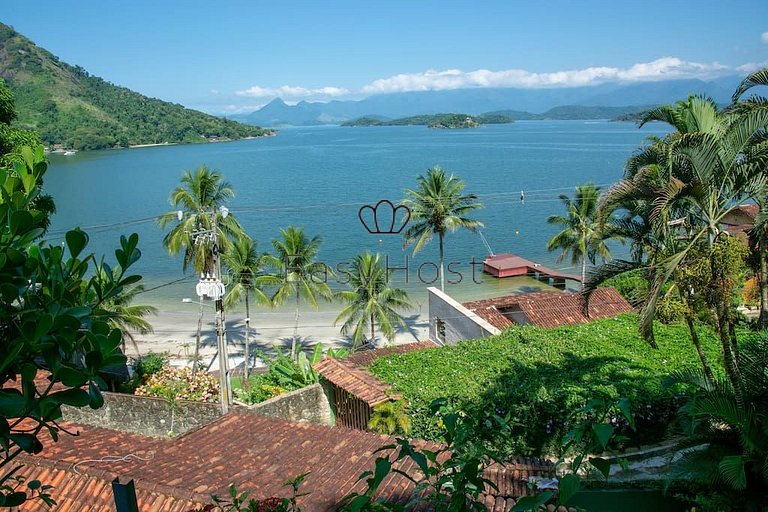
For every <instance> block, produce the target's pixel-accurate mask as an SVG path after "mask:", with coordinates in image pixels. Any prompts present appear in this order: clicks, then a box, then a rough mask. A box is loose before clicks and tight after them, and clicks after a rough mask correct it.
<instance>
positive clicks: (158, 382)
mask: <svg viewBox="0 0 768 512" xmlns="http://www.w3.org/2000/svg"><path fill="white" fill-rule="evenodd" d="M136 395H139V396H156V397H161V398H165V399H168V400H189V401H192V402H217V401H218V400H219V380H218V379H217V378H216V377H214V376H213V375H210V374H206V373H198V374H196V375H192V371H191V370H190V369H189V368H173V367H170V366H166V367H164V368H163V369H162V370H160V371H159V372H157V373H155V374H153V375H150V376H149V378H148V379H147V381H146V382H145V383H144V384H143V385H141V386H139V387H138V388H136Z"/></svg>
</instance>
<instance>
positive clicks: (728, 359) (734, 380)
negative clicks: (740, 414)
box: [715, 301, 744, 409]
mask: <svg viewBox="0 0 768 512" xmlns="http://www.w3.org/2000/svg"><path fill="white" fill-rule="evenodd" d="M722 302H723V301H721V303H720V304H718V307H717V311H716V313H715V314H716V317H717V318H716V320H717V333H718V335H719V337H720V344H721V345H722V348H723V366H725V373H726V374H727V375H728V380H729V381H730V382H731V386H732V387H733V396H734V398H735V399H736V405H737V406H738V407H739V408H740V409H741V408H743V407H744V394H743V393H742V385H741V373H740V372H739V365H738V361H737V359H736V354H735V353H734V350H733V344H732V343H731V337H730V334H731V327H730V325H729V323H730V321H729V317H728V313H727V306H725V307H723V304H722Z"/></svg>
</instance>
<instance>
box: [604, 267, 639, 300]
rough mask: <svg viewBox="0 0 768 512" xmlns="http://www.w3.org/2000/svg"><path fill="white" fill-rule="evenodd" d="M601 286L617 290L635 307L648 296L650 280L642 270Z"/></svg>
mask: <svg viewBox="0 0 768 512" xmlns="http://www.w3.org/2000/svg"><path fill="white" fill-rule="evenodd" d="M600 286H601V287H606V286H610V287H612V288H615V289H616V291H617V292H619V293H620V294H621V296H622V297H624V298H625V299H627V302H629V303H630V304H632V305H633V306H637V305H639V304H641V303H642V302H643V301H644V300H645V298H646V297H647V296H648V279H647V278H646V277H645V275H643V271H642V270H640V269H638V270H633V271H631V272H625V273H623V274H620V275H618V276H616V277H612V278H611V279H607V280H606V281H604V282H603V283H601V284H600Z"/></svg>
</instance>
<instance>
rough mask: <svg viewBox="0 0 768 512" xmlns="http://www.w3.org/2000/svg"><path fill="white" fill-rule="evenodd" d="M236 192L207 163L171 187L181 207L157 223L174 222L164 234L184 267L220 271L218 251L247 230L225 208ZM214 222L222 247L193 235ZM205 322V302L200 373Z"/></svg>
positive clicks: (169, 248)
mask: <svg viewBox="0 0 768 512" xmlns="http://www.w3.org/2000/svg"><path fill="white" fill-rule="evenodd" d="M234 195H235V191H234V190H233V189H232V186H231V185H230V184H229V182H227V181H224V180H223V177H222V175H221V173H219V172H218V171H215V170H210V169H208V167H206V166H201V167H198V168H197V169H196V170H195V171H194V173H192V172H190V171H184V173H183V174H182V176H181V184H180V185H179V186H178V187H176V188H175V189H173V191H171V195H170V199H169V201H170V203H171V205H172V206H174V207H175V208H176V209H177V210H174V211H170V212H168V213H166V214H164V215H161V216H160V217H159V218H158V219H157V224H158V226H159V227H160V228H162V229H165V228H166V227H167V226H168V225H170V224H174V226H173V228H171V230H170V231H169V232H168V233H167V234H166V235H165V237H164V238H163V247H165V249H166V250H167V251H168V253H169V254H171V255H172V256H174V255H176V254H178V253H180V252H182V251H183V253H184V259H183V263H182V268H183V270H184V271H186V270H187V268H188V267H189V265H190V264H191V265H192V267H193V269H194V270H195V272H200V273H201V274H202V273H207V274H212V275H214V274H215V273H216V269H215V268H214V258H213V254H214V251H218V252H220V253H226V252H227V251H228V250H229V248H230V246H231V240H232V239H234V238H237V237H238V236H241V235H242V234H243V233H244V232H243V228H242V227H241V226H240V224H239V223H238V222H237V220H236V219H235V217H234V216H232V215H224V214H223V213H222V211H221V207H222V206H224V202H225V201H226V200H227V199H229V198H231V197H234ZM179 212H181V215H179ZM214 226H215V227H216V229H217V230H218V233H219V236H218V237H217V243H218V247H214V245H213V243H212V241H211V240H205V241H201V240H197V241H195V240H194V239H193V233H195V232H198V231H210V230H212V229H213V227H214ZM217 277H220V276H217ZM202 325H203V305H202V302H201V303H200V312H199V315H198V319H197V338H196V340H195V358H194V361H193V362H192V374H193V375H194V374H196V373H197V367H198V359H199V356H200V332H201V330H202Z"/></svg>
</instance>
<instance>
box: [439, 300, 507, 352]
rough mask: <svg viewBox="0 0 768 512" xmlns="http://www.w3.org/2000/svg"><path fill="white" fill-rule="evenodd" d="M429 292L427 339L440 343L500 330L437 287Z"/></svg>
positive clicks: (492, 333)
mask: <svg viewBox="0 0 768 512" xmlns="http://www.w3.org/2000/svg"><path fill="white" fill-rule="evenodd" d="M427 291H428V292H429V339H430V340H431V341H433V342H435V343H439V344H440V345H455V344H456V343H458V342H459V341H462V340H473V339H477V338H485V337H486V336H492V335H494V334H499V332H501V331H500V330H499V329H497V328H496V327H494V326H493V325H491V324H489V323H488V322H487V321H486V320H484V319H482V318H480V317H479V316H478V315H477V314H476V313H473V312H472V311H470V310H468V309H467V308H465V307H464V306H462V305H461V303H459V302H458V301H456V300H454V299H453V298H452V297H451V296H449V295H447V294H445V293H443V292H441V291H440V290H438V289H437V288H434V287H430V288H427Z"/></svg>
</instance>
